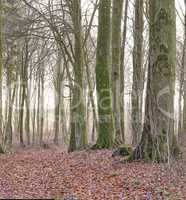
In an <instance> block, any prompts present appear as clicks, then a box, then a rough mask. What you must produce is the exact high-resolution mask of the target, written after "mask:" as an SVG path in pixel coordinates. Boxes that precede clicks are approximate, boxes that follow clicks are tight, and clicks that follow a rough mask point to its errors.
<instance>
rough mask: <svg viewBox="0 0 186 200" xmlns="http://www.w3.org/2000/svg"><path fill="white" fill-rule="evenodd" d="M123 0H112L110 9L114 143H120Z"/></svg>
mask: <svg viewBox="0 0 186 200" xmlns="http://www.w3.org/2000/svg"><path fill="white" fill-rule="evenodd" d="M122 13H123V0H114V1H113V9H112V97H113V115H114V122H115V129H114V130H115V133H114V135H115V144H116V145H118V144H120V143H122V130H121V129H122V128H121V123H120V122H121V113H120V103H121V102H120V83H121V81H120V78H121V76H120V65H121V21H122Z"/></svg>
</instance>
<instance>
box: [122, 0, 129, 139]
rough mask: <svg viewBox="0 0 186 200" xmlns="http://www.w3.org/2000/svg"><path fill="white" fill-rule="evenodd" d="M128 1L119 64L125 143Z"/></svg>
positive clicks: (126, 2) (127, 2) (123, 137)
mask: <svg viewBox="0 0 186 200" xmlns="http://www.w3.org/2000/svg"><path fill="white" fill-rule="evenodd" d="M128 4H129V0H126V1H125V12H124V23H123V35H122V46H121V64H120V116H121V119H120V120H121V122H120V123H121V132H122V140H123V142H124V141H125V126H124V124H125V117H124V116H125V101H124V98H125V97H124V95H125V81H124V71H125V65H124V60H125V43H126V35H127V21H128V8H129V6H128Z"/></svg>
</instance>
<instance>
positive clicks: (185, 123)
mask: <svg viewBox="0 0 186 200" xmlns="http://www.w3.org/2000/svg"><path fill="white" fill-rule="evenodd" d="M184 2H185V8H186V0H185V1H184ZM185 23H186V13H185ZM182 69H183V71H182V72H181V79H183V83H180V84H181V88H183V121H182V123H181V119H180V124H179V125H180V126H181V124H182V127H181V131H180V133H179V136H180V137H181V138H182V139H184V138H183V136H184V133H185V131H186V24H184V44H183V56H182ZM180 92H181V91H180ZM180 95H181V93H180ZM180 101H181V97H180ZM180 112H181V109H180Z"/></svg>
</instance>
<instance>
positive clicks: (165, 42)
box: [133, 0, 177, 161]
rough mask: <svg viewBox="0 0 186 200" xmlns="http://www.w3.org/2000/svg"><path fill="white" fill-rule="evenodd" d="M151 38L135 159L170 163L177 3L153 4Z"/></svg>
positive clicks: (173, 142)
mask: <svg viewBox="0 0 186 200" xmlns="http://www.w3.org/2000/svg"><path fill="white" fill-rule="evenodd" d="M149 15H150V38H149V45H150V47H149V54H150V55H149V68H148V83H147V96H146V111H145V122H144V127H143V132H142V138H141V141H140V144H139V145H138V146H137V148H136V149H135V151H134V153H133V158H135V159H149V160H157V161H167V160H169V158H170V156H175V155H176V152H177V143H176V140H175V136H174V83H175V60H176V23H175V1H174V0H164V1H156V0H150V1H149Z"/></svg>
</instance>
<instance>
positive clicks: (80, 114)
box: [69, 0, 88, 151]
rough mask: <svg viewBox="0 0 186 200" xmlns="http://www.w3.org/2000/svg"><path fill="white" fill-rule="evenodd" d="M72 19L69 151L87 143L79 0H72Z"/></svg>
mask: <svg viewBox="0 0 186 200" xmlns="http://www.w3.org/2000/svg"><path fill="white" fill-rule="evenodd" d="M71 16H72V21H73V25H74V31H75V32H74V36H75V46H74V51H75V52H74V55H75V64H74V66H73V68H74V78H75V83H74V86H73V89H72V95H73V99H72V102H71V103H72V105H71V137H70V138H71V139H70V146H69V151H74V150H75V149H74V147H75V146H77V147H85V146H86V145H87V143H88V138H87V130H86V123H85V122H86V121H85V115H86V110H85V100H84V95H83V71H84V70H83V69H84V66H83V65H84V62H83V60H84V59H83V42H82V25H81V0H74V1H72V13H71ZM76 138H79V144H77V145H74V144H73V143H74V142H76Z"/></svg>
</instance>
